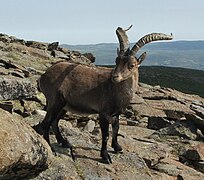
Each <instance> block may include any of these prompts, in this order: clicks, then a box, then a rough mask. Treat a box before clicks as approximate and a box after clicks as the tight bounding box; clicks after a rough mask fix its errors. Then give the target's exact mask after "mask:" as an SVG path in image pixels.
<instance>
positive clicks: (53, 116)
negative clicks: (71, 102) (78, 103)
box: [42, 99, 64, 145]
mask: <svg viewBox="0 0 204 180" xmlns="http://www.w3.org/2000/svg"><path fill="white" fill-rule="evenodd" d="M63 107H64V105H63V103H62V102H60V101H58V99H57V100H56V101H55V103H54V104H49V102H48V107H47V114H46V116H45V118H44V120H43V121H42V129H43V137H44V139H45V140H46V141H47V142H48V144H49V145H50V139H49V132H50V126H51V125H52V123H53V122H55V121H59V118H60V117H61V112H62V109H63ZM57 124H58V123H57ZM59 134H60V133H59ZM57 136H61V134H60V135H58V134H57Z"/></svg>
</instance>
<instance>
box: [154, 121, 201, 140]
mask: <svg viewBox="0 0 204 180" xmlns="http://www.w3.org/2000/svg"><path fill="white" fill-rule="evenodd" d="M172 136H174V137H177V138H181V139H188V140H196V138H197V128H196V126H195V125H194V124H193V123H192V122H191V121H186V120H182V121H177V122H175V123H174V124H172V125H170V126H168V127H166V128H162V129H160V130H157V131H155V132H154V133H153V134H152V135H151V136H150V138H153V139H157V140H160V141H166V139H168V138H171V137H172Z"/></svg>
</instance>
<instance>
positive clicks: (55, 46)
mask: <svg viewBox="0 0 204 180" xmlns="http://www.w3.org/2000/svg"><path fill="white" fill-rule="evenodd" d="M58 46H59V42H53V43H50V44H49V45H48V48H47V49H48V51H53V50H57V48H58Z"/></svg>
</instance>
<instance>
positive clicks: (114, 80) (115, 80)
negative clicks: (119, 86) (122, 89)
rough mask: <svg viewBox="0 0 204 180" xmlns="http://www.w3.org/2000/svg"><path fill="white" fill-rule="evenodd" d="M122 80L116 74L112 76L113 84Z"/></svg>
mask: <svg viewBox="0 0 204 180" xmlns="http://www.w3.org/2000/svg"><path fill="white" fill-rule="evenodd" d="M119 79H120V78H119V75H118V74H114V75H113V76H112V81H113V82H119V81H120V80H119Z"/></svg>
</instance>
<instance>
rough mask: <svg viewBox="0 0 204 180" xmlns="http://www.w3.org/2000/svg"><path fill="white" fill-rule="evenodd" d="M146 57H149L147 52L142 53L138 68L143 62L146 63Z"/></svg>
mask: <svg viewBox="0 0 204 180" xmlns="http://www.w3.org/2000/svg"><path fill="white" fill-rule="evenodd" d="M146 55H147V53H146V52H144V53H142V55H141V56H140V57H139V58H138V60H137V63H138V64H137V65H138V66H140V64H141V63H142V61H144V59H145V58H146Z"/></svg>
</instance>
